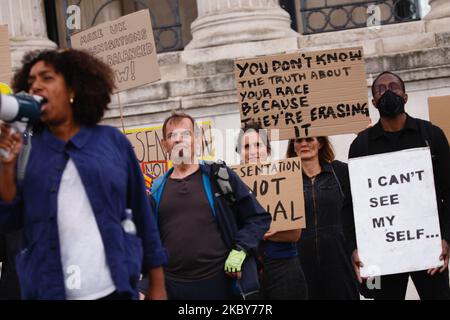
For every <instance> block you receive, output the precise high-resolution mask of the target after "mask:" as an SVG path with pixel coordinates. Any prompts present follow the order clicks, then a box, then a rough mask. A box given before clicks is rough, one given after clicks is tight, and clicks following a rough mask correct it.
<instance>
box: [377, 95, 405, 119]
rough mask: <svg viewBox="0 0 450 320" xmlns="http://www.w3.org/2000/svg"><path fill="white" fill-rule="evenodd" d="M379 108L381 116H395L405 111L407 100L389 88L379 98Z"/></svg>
mask: <svg viewBox="0 0 450 320" xmlns="http://www.w3.org/2000/svg"><path fill="white" fill-rule="evenodd" d="M377 109H378V112H380V116H381V117H386V118H395V117H396V116H398V115H399V114H402V113H404V112H405V100H404V99H403V98H402V97H400V96H398V95H396V94H395V93H394V92H392V91H391V90H387V91H386V92H385V93H384V94H383V95H382V96H381V98H380V100H378V105H377Z"/></svg>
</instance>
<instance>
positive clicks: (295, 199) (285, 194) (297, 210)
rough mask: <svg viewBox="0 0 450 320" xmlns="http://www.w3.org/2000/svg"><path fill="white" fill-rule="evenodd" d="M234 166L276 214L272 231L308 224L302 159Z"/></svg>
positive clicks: (296, 227) (262, 203)
mask: <svg viewBox="0 0 450 320" xmlns="http://www.w3.org/2000/svg"><path fill="white" fill-rule="evenodd" d="M231 168H232V169H233V170H234V171H235V172H236V174H237V175H238V176H239V177H240V178H241V179H242V181H244V183H245V184H246V185H247V186H248V187H249V188H250V190H252V192H253V194H254V195H255V196H256V198H257V199H258V202H259V203H260V204H261V205H262V206H263V208H265V209H267V211H268V212H270V214H271V215H272V223H271V225H270V231H285V230H293V229H300V228H304V227H305V226H306V225H305V205H304V199H303V180H302V167H301V161H300V158H290V159H285V160H279V161H274V162H270V163H260V164H247V165H240V166H233V167H231Z"/></svg>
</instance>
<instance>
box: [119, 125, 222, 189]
mask: <svg viewBox="0 0 450 320" xmlns="http://www.w3.org/2000/svg"><path fill="white" fill-rule="evenodd" d="M197 124H198V126H199V128H200V130H201V134H202V145H201V154H200V158H201V159H203V160H214V147H213V138H212V132H211V129H212V121H199V122H197ZM125 134H126V136H127V138H128V140H129V141H130V142H131V144H132V146H133V149H134V152H135V154H136V158H137V160H138V162H139V164H140V166H141V169H142V173H143V174H144V178H145V181H146V187H147V190H150V189H151V185H152V182H153V180H154V179H156V178H158V177H160V176H162V175H164V174H165V173H166V172H167V170H169V168H170V167H171V166H172V164H171V162H170V159H169V158H168V156H167V154H166V153H165V152H164V150H163V147H162V140H163V134H162V125H160V126H153V127H143V128H136V129H128V130H125Z"/></svg>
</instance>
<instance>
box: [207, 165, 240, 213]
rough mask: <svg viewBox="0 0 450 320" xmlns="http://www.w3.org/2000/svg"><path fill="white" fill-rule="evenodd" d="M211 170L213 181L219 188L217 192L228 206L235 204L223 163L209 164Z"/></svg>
mask: <svg viewBox="0 0 450 320" xmlns="http://www.w3.org/2000/svg"><path fill="white" fill-rule="evenodd" d="M211 168H212V172H213V176H214V180H215V182H216V184H217V186H218V187H219V188H218V189H219V192H220V193H221V195H222V196H223V197H224V198H225V200H226V201H227V202H228V204H229V205H233V204H234V203H235V202H236V198H235V197H234V191H233V187H232V186H231V183H230V175H229V173H228V170H227V166H226V164H225V162H223V161H221V160H218V161H217V162H213V163H211Z"/></svg>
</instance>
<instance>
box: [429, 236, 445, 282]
mask: <svg viewBox="0 0 450 320" xmlns="http://www.w3.org/2000/svg"><path fill="white" fill-rule="evenodd" d="M449 254H450V249H449V246H448V242H447V241H446V240H442V254H441V256H440V257H439V260H441V261H443V262H444V265H443V266H442V267H441V268H434V269H428V274H429V275H431V276H434V275H435V274H436V273H438V272H439V273H442V272H444V271H445V270H446V269H447V268H448V260H449Z"/></svg>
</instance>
